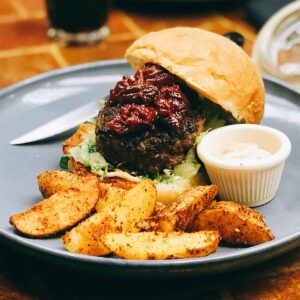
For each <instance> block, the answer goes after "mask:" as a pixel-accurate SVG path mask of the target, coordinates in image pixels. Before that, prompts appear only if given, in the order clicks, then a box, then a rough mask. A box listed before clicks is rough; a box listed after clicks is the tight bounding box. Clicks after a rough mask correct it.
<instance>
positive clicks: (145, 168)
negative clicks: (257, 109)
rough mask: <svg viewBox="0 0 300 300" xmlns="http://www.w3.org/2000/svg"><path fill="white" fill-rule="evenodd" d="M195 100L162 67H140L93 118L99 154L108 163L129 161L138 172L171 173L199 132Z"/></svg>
mask: <svg viewBox="0 0 300 300" xmlns="http://www.w3.org/2000/svg"><path fill="white" fill-rule="evenodd" d="M149 74H150V75H151V76H150V75H149ZM146 75H147V76H148V77H147V76H146ZM149 78H150V79H149ZM128 91H130V93H131V94H130V97H128ZM132 91H134V92H132ZM149 91H150V92H149ZM146 92H147V93H146ZM152 92H153V93H152ZM145 95H146V96H145ZM149 95H150V96H149ZM196 97H197V95H195V93H194V92H193V91H191V90H189V88H188V87H186V86H185V85H184V83H182V82H181V81H180V80H179V79H178V78H177V77H175V76H174V75H172V74H170V73H169V72H168V71H166V70H165V69H163V68H162V67H160V66H157V65H154V64H147V65H146V66H143V67H141V68H140V69H139V70H138V71H137V73H136V75H135V77H134V78H133V79H131V78H129V77H128V76H125V77H123V80H122V81H119V82H118V83H117V85H116V87H115V89H113V90H111V92H110V98H109V99H108V100H107V102H106V104H105V106H104V108H103V109H102V111H100V113H99V115H98V119H97V126H96V142H97V150H98V151H99V152H100V153H102V154H103V155H104V157H105V158H106V159H107V161H109V162H110V163H112V164H114V165H116V164H118V163H127V165H128V166H129V167H130V168H132V169H133V170H137V171H139V172H142V173H152V174H153V173H157V172H160V171H162V170H163V169H173V168H174V167H175V166H176V165H177V164H179V163H180V162H181V161H182V160H183V159H184V157H185V155H186V153H187V152H188V150H190V149H191V148H192V147H193V145H194V142H195V139H196V137H197V136H198V135H199V134H200V133H201V132H202V131H203V126H204V116H203V114H202V108H201V103H200V101H199V100H197V99H195V98H196ZM122 101H123V102H122ZM128 107H129V109H127V108H128ZM124 108H125V109H126V113H124ZM168 109H169V111H168ZM145 112H147V113H148V115H146V116H145ZM149 114H151V115H150V117H149ZM124 115H125V117H124ZM124 118H127V119H124Z"/></svg>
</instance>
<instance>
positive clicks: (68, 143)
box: [63, 123, 96, 154]
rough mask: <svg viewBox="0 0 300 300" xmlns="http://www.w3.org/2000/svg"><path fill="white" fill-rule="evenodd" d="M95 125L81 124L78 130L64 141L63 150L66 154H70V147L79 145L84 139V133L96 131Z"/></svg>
mask: <svg viewBox="0 0 300 300" xmlns="http://www.w3.org/2000/svg"><path fill="white" fill-rule="evenodd" d="M95 128H96V127H95V125H94V124H90V123H82V124H80V126H79V128H78V130H77V131H76V132H75V133H74V134H73V135H72V136H70V137H69V138H68V139H66V140H65V141H64V143H63V152H64V154H69V153H70V149H71V148H73V147H75V146H78V145H79V144H80V143H81V142H82V141H83V135H84V134H85V133H87V132H89V131H91V130H93V131H95Z"/></svg>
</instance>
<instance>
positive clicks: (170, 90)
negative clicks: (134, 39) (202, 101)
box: [106, 63, 190, 135]
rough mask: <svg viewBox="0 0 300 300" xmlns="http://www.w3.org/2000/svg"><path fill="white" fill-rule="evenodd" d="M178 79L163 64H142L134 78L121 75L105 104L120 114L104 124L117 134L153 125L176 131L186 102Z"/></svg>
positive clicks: (186, 110)
mask: <svg viewBox="0 0 300 300" xmlns="http://www.w3.org/2000/svg"><path fill="white" fill-rule="evenodd" d="M182 84H183V83H182V81H181V80H180V79H179V78H178V77H176V76H174V75H173V74H171V73H170V72H168V71H167V70H166V69H164V68H163V67H161V66H159V65H156V64H153V63H146V64H145V65H143V66H141V67H140V68H139V69H138V70H137V71H136V73H135V75H134V77H133V78H131V77H130V76H124V77H123V78H122V80H120V81H119V82H118V83H117V85H116V87H115V88H114V89H112V90H111V91H110V95H109V98H108V100H107V103H106V105H107V106H110V107H112V106H118V107H119V108H120V114H119V115H118V116H117V117H115V118H114V119H112V120H111V121H109V122H106V126H107V127H108V128H109V130H111V131H112V132H114V133H116V134H118V135H125V134H128V133H132V132H136V131H141V130H143V129H149V128H154V127H155V126H156V127H164V128H167V129H170V130H177V129H179V126H180V124H181V122H182V120H183V119H184V117H185V116H186V114H187V112H188V111H189V108H190V105H189V102H188V99H187V97H186V96H185V95H184V93H183V92H182V90H181V88H180V85H182Z"/></svg>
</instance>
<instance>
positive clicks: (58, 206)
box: [10, 188, 99, 237]
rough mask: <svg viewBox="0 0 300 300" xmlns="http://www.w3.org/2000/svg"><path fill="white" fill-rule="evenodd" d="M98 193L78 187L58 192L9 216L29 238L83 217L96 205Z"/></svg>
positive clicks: (62, 226) (50, 231)
mask: <svg viewBox="0 0 300 300" xmlns="http://www.w3.org/2000/svg"><path fill="white" fill-rule="evenodd" d="M98 195H99V192H98V190H97V188H95V190H94V191H92V192H91V193H89V192H87V191H80V190H77V189H69V190H67V191H63V192H57V193H56V194H54V195H53V196H51V197H50V198H47V199H45V200H43V201H41V202H39V203H37V204H36V205H34V206H33V207H32V208H30V209H29V210H27V211H25V212H22V213H20V214H17V215H13V216H11V218H10V223H11V224H12V225H14V226H15V228H16V229H17V230H18V231H19V232H21V233H23V234H25V235H27V236H30V237H45V236H49V235H53V234H56V233H58V232H61V231H63V230H66V229H68V228H70V227H72V226H74V225H76V224H77V223H79V222H80V221H82V220H83V219H85V218H86V217H87V216H88V215H89V214H90V213H91V212H92V210H93V209H94V208H95V205H96V203H97V201H98Z"/></svg>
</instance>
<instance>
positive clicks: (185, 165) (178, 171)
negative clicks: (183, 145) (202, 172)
mask: <svg viewBox="0 0 300 300" xmlns="http://www.w3.org/2000/svg"><path fill="white" fill-rule="evenodd" d="M200 167H201V165H200V163H199V161H198V159H197V157H196V151H195V147H193V148H192V149H190V150H189V152H188V153H187V155H186V157H185V159H184V161H183V162H182V163H181V164H178V165H177V166H175V168H174V174H175V175H177V176H180V177H183V178H186V179H189V178H191V177H193V176H196V175H197V174H198V172H199V169H200Z"/></svg>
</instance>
